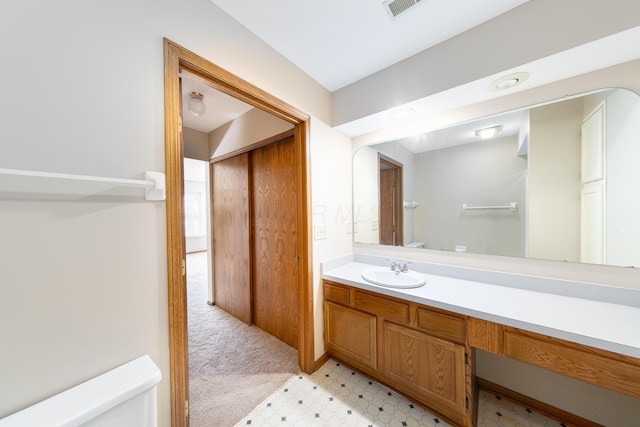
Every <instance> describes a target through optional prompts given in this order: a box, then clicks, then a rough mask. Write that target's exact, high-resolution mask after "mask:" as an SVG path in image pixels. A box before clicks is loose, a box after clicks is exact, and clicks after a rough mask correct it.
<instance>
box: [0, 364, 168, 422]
mask: <svg viewBox="0 0 640 427" xmlns="http://www.w3.org/2000/svg"><path fill="white" fill-rule="evenodd" d="M161 378H162V375H161V374H160V370H159V369H158V367H157V366H156V365H155V364H154V363H153V361H152V360H151V358H150V357H149V356H142V357H139V358H137V359H135V360H132V361H131V362H129V363H126V364H124V365H122V366H120V367H117V368H115V369H112V370H111V371H108V372H106V373H104V374H102V375H99V376H97V377H95V378H92V379H90V380H89V381H86V382H84V383H82V384H79V385H77V386H75V387H73V388H70V389H69V390H66V391H63V392H62V393H60V394H57V395H55V396H53V397H51V398H49V399H46V400H43V401H42V402H40V403H36V404H35V405H32V406H30V407H28V408H26V409H24V410H22V411H20V412H16V413H15V414H12V415H9V416H8V417H6V418H3V419H1V420H0V427H25V426H29V427H39V426H42V427H45V426H46V427H63V426H64V427H72V426H91V427H116V426H118V427H128V426H132V427H133V426H135V427H153V426H157V424H158V418H157V417H158V415H157V392H156V386H157V384H158V382H159V381H160V379H161Z"/></svg>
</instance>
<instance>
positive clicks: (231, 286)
mask: <svg viewBox="0 0 640 427" xmlns="http://www.w3.org/2000/svg"><path fill="white" fill-rule="evenodd" d="M211 169H212V174H211V176H212V193H213V196H212V202H211V203H212V234H213V255H212V256H213V292H214V301H215V304H216V305H217V306H218V307H220V308H221V309H223V310H224V311H226V312H227V313H229V314H231V315H233V316H235V317H237V318H238V319H240V320H242V321H243V322H246V323H251V321H252V319H251V311H252V310H251V266H250V264H249V262H250V253H251V252H250V246H249V242H250V240H249V210H250V197H249V154H248V153H245V154H241V155H238V156H235V157H232V158H229V159H226V160H223V161H220V162H217V163H214V164H213V165H212V166H211Z"/></svg>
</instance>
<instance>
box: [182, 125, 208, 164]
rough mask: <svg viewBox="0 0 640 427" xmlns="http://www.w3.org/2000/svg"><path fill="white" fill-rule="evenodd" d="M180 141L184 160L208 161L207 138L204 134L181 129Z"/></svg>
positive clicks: (193, 130)
mask: <svg viewBox="0 0 640 427" xmlns="http://www.w3.org/2000/svg"><path fill="white" fill-rule="evenodd" d="M182 140H183V143H184V156H185V157H186V158H188V159H196V160H209V136H208V135H207V134H206V133H205V132H200V131H198V130H195V129H190V128H182Z"/></svg>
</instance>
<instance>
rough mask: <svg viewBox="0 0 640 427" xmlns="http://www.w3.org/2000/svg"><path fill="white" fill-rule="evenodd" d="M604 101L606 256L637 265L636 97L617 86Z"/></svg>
mask: <svg viewBox="0 0 640 427" xmlns="http://www.w3.org/2000/svg"><path fill="white" fill-rule="evenodd" d="M606 105H607V106H606V132H607V135H606V156H605V157H606V162H607V165H606V168H605V169H606V174H607V190H606V193H607V203H606V226H605V230H606V260H607V263H608V264H614V265H626V266H630V265H633V266H636V267H639V266H640V225H639V224H638V219H639V218H640V185H639V183H640V166H639V165H638V160H639V159H640V97H638V95H637V94H635V93H633V92H630V91H627V90H621V89H618V90H615V91H613V93H611V95H609V96H608V97H607V101H606Z"/></svg>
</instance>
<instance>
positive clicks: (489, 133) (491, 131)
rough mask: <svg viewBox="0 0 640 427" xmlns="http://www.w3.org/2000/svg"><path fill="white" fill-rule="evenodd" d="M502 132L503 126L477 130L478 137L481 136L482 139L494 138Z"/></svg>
mask: <svg viewBox="0 0 640 427" xmlns="http://www.w3.org/2000/svg"><path fill="white" fill-rule="evenodd" d="M501 130H502V125H500V126H491V127H489V128H483V129H476V136H479V137H480V139H490V138H493V137H494V136H496V135H497V134H498V132H500V131H501Z"/></svg>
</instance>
